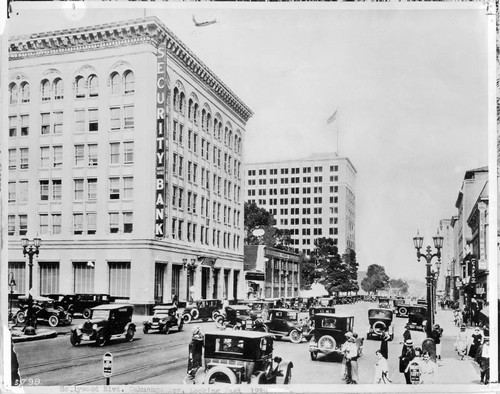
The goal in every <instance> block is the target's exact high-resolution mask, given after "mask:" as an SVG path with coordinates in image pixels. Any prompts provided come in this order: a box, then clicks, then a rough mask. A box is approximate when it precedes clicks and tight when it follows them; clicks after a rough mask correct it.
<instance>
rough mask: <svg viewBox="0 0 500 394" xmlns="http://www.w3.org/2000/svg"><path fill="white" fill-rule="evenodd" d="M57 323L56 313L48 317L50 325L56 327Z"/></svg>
mask: <svg viewBox="0 0 500 394" xmlns="http://www.w3.org/2000/svg"><path fill="white" fill-rule="evenodd" d="M58 324H59V318H58V317H57V316H56V315H52V316H50V317H49V325H50V326H51V327H57V325H58Z"/></svg>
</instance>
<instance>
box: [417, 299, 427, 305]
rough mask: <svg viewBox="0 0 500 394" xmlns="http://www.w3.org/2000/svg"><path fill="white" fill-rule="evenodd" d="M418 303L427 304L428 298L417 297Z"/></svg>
mask: <svg viewBox="0 0 500 394" xmlns="http://www.w3.org/2000/svg"><path fill="white" fill-rule="evenodd" d="M417 305H427V299H425V298H418V299H417Z"/></svg>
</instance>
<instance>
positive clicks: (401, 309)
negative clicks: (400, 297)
mask: <svg viewBox="0 0 500 394" xmlns="http://www.w3.org/2000/svg"><path fill="white" fill-rule="evenodd" d="M398 312H399V314H400V315H406V314H407V313H408V311H407V310H406V308H405V307H402V308H399V310H398Z"/></svg>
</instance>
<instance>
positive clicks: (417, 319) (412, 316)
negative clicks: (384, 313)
mask: <svg viewBox="0 0 500 394" xmlns="http://www.w3.org/2000/svg"><path fill="white" fill-rule="evenodd" d="M426 324H427V307H425V306H422V305H413V306H410V307H409V310H408V328H409V329H410V330H422V331H425V326H426Z"/></svg>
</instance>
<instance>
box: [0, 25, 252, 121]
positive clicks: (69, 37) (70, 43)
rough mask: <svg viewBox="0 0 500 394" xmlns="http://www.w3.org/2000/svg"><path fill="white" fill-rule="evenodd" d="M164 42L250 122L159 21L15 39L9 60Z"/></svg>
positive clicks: (243, 109) (231, 95)
mask: <svg viewBox="0 0 500 394" xmlns="http://www.w3.org/2000/svg"><path fill="white" fill-rule="evenodd" d="M163 42H166V47H167V51H168V54H169V55H170V56H172V57H173V58H175V59H176V60H177V61H178V62H180V63H181V64H183V65H184V67H186V68H187V69H188V70H190V71H191V72H192V73H193V74H194V75H195V76H196V77H197V78H198V79H199V80H200V82H202V83H203V84H204V85H205V86H206V87H207V88H208V89H209V90H211V91H212V92H213V93H214V95H215V96H217V97H218V98H219V99H220V100H222V101H223V102H224V103H225V104H226V105H227V106H228V107H229V108H231V109H232V110H233V111H234V112H235V113H236V114H237V115H238V116H239V117H240V118H241V119H242V120H243V121H244V122H245V123H246V122H247V121H248V119H250V117H251V116H252V115H253V112H252V111H251V109H250V108H249V107H248V106H247V105H246V104H245V103H244V102H243V101H242V100H241V99H240V98H239V97H238V96H236V94H235V93H234V92H233V91H232V90H231V89H229V88H228V87H227V86H226V85H225V84H224V83H223V82H222V81H221V80H220V79H219V77H217V75H215V73H214V72H213V71H211V70H210V69H209V68H208V67H207V66H206V65H205V64H204V63H203V62H202V61H201V60H200V59H199V58H198V57H197V56H196V55H195V54H194V53H193V52H192V51H191V50H190V49H189V48H188V47H187V46H186V45H185V44H184V43H183V42H182V41H181V40H180V39H179V38H178V37H177V36H176V35H175V34H173V33H172V32H171V31H170V30H169V29H168V28H167V27H166V26H165V25H164V24H163V23H162V22H161V21H160V20H159V19H158V18H157V17H147V18H141V19H134V20H130V21H123V22H114V23H109V24H102V25H95V26H88V27H82V28H73V29H64V30H55V31H49V32H43V33H35V34H31V35H29V36H15V37H11V38H10V39H9V60H10V61H15V60H20V59H27V58H35V57H42V56H50V55H60V54H65V53H74V52H85V51H89V50H90V51H92V50H100V49H108V48H114V47H123V46H130V45H138V44H142V43H149V44H151V45H153V46H154V47H155V48H157V47H158V45H159V44H160V43H163Z"/></svg>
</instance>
